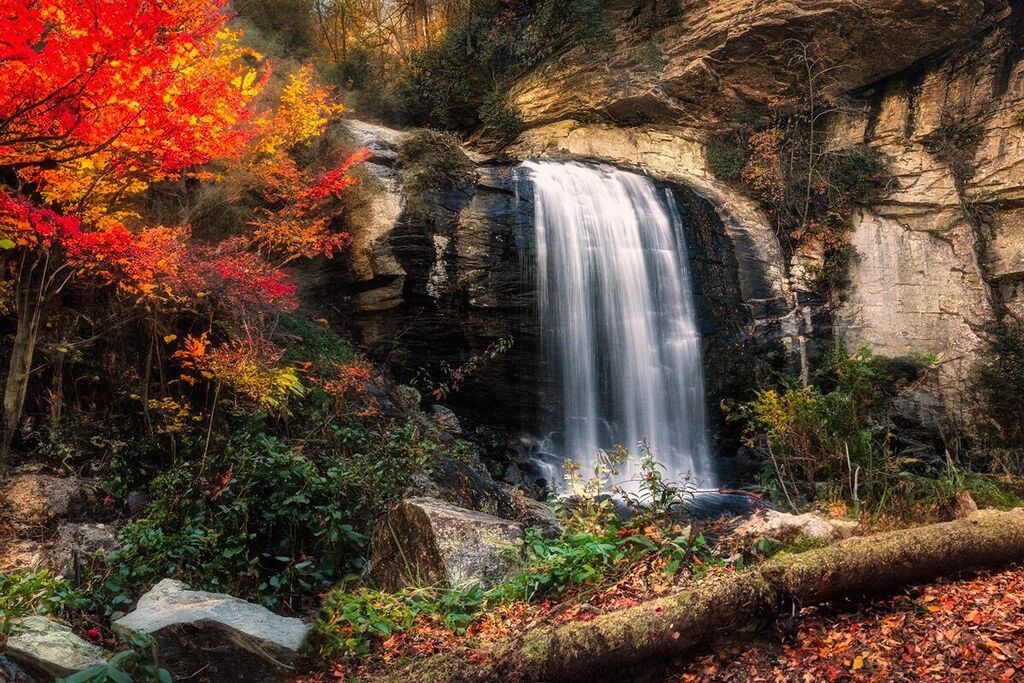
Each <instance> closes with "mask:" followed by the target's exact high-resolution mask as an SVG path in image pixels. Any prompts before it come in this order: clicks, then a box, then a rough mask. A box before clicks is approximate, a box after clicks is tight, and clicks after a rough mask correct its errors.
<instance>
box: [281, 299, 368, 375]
mask: <svg viewBox="0 0 1024 683" xmlns="http://www.w3.org/2000/svg"><path fill="white" fill-rule="evenodd" d="M276 336H278V337H280V338H282V341H283V342H284V344H283V345H284V346H285V348H286V349H287V350H286V352H285V356H284V360H285V361H287V362H291V363H302V362H310V363H312V369H313V370H314V371H315V372H317V373H319V374H320V375H324V376H326V375H330V374H331V372H332V371H333V367H334V364H336V363H348V362H350V361H352V360H354V359H355V357H356V353H355V350H354V349H353V348H352V345H351V344H349V343H348V342H347V341H345V340H344V339H342V338H341V337H339V336H338V334H337V333H336V332H335V331H334V330H333V329H331V327H330V325H327V324H325V323H320V322H315V321H313V320H310V319H309V317H307V316H303V315H301V314H298V313H288V314H285V315H282V316H281V320H280V323H279V324H278V329H277V335H276Z"/></svg>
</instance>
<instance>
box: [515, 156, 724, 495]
mask: <svg viewBox="0 0 1024 683" xmlns="http://www.w3.org/2000/svg"><path fill="white" fill-rule="evenodd" d="M523 167H524V168H525V169H526V170H527V171H528V173H529V174H530V178H531V180H532V182H533V187H534V211H535V229H536V251H537V266H536V268H537V271H536V277H537V285H538V302H539V316H540V325H541V330H542V334H543V335H544V349H545V351H544V353H545V354H547V355H548V359H547V360H548V361H549V362H547V363H546V365H547V367H550V368H552V369H553V371H554V372H555V373H556V374H557V382H558V387H559V390H560V392H561V406H560V408H561V412H560V413H556V414H555V416H554V417H553V418H552V419H553V421H554V422H555V424H551V425H547V426H548V427H550V430H551V437H550V439H551V442H553V448H554V450H555V452H556V453H557V454H558V455H559V456H561V457H566V456H568V457H571V458H573V459H574V460H576V461H577V462H579V463H580V466H581V468H582V469H583V472H584V474H587V473H589V472H592V471H593V468H594V466H595V464H596V462H597V458H598V457H599V451H600V450H601V449H604V450H610V449H612V448H614V446H615V444H622V445H624V446H626V447H627V448H631V449H632V448H634V447H635V446H636V444H637V443H638V442H639V441H640V440H641V439H646V440H647V442H648V443H649V444H650V446H651V448H652V449H653V450H654V452H655V453H656V455H657V458H658V460H659V461H660V462H661V463H662V464H664V465H665V468H666V470H667V473H668V475H669V476H670V477H671V478H673V479H675V478H677V476H678V475H683V474H687V473H690V474H692V475H693V477H694V478H695V479H696V482H697V484H698V485H700V486H710V485H712V484H713V479H714V476H713V471H712V468H711V462H710V461H711V458H710V449H709V445H708V438H707V430H706V421H705V410H704V401H705V397H704V377H703V368H702V365H701V351H700V337H699V334H698V332H697V329H696V324H695V315H694V303H693V293H692V291H691V285H690V274H689V267H688V263H687V257H686V244H685V237H684V235H683V231H682V228H683V226H682V220H681V217H680V214H679V211H678V208H677V207H676V204H675V200H674V198H673V197H672V196H671V193H670V192H668V191H665V192H659V190H658V188H657V187H656V185H655V184H654V183H653V182H652V181H651V180H650V179H648V178H645V177H643V176H639V175H636V174H633V173H627V172H624V171H619V170H615V169H611V168H606V167H594V166H586V165H582V164H573V163H555V162H527V163H525V164H524V165H523ZM621 476H622V477H623V478H624V479H625V478H629V477H630V476H632V474H631V473H630V472H628V471H623V472H622V473H621Z"/></svg>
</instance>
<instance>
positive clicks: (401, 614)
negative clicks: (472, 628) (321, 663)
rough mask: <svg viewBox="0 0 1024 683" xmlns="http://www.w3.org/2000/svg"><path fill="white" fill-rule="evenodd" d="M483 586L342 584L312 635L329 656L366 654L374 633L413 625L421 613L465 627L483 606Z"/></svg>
mask: <svg viewBox="0 0 1024 683" xmlns="http://www.w3.org/2000/svg"><path fill="white" fill-rule="evenodd" d="M483 598H484V594H483V591H481V590H479V589H468V590H448V589H438V588H417V589H406V590H403V591H400V592H398V593H384V592H381V591H377V590H373V589H370V588H366V587H359V588H355V589H351V588H349V587H348V586H347V585H345V584H342V585H340V586H338V587H337V588H335V589H334V590H332V591H331V592H330V593H328V594H327V595H326V596H325V598H324V601H323V604H322V605H321V608H320V613H319V615H318V617H317V621H316V624H315V626H314V629H315V630H314V636H313V638H314V641H315V643H316V645H317V647H318V650H319V652H320V654H321V655H323V656H325V657H337V656H346V655H347V656H351V655H356V656H359V655H366V654H369V653H370V649H371V645H372V643H373V642H374V641H375V640H376V639H381V638H388V637H389V636H391V635H393V634H396V633H400V632H402V631H405V630H407V629H409V628H411V627H412V625H413V624H414V623H415V622H416V619H417V618H419V617H420V616H423V615H433V616H437V617H440V618H441V620H442V622H443V623H444V624H445V626H447V627H448V628H449V629H451V630H452V632H454V633H460V634H461V633H465V631H466V628H467V627H468V626H469V624H470V623H471V622H472V621H473V619H474V618H475V617H476V615H477V614H478V613H479V611H480V609H481V607H482V606H483Z"/></svg>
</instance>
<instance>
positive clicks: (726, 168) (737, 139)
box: [707, 131, 747, 183]
mask: <svg viewBox="0 0 1024 683" xmlns="http://www.w3.org/2000/svg"><path fill="white" fill-rule="evenodd" d="M707 159H708V167H709V168H710V169H711V172H712V173H713V174H714V176H715V177H716V178H718V179H719V180H722V181H725V182H727V183H735V182H738V181H739V180H740V178H741V177H742V175H743V167H744V166H746V164H747V148H746V144H745V142H744V138H743V136H742V134H741V133H739V132H735V131H734V132H731V133H718V134H715V135H712V136H710V137H709V138H708V144H707Z"/></svg>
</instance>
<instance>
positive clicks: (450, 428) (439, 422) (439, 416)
mask: <svg viewBox="0 0 1024 683" xmlns="http://www.w3.org/2000/svg"><path fill="white" fill-rule="evenodd" d="M430 419H431V421H432V422H433V423H434V425H436V426H437V428H438V429H440V430H441V431H442V432H447V433H449V434H454V435H459V434H461V433H462V424H461V423H460V422H459V418H458V416H457V415H456V414H455V413H454V412H452V410H451V409H450V408H445V407H444V406H443V405H440V404H437V403H435V404H434V405H432V406H430Z"/></svg>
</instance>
